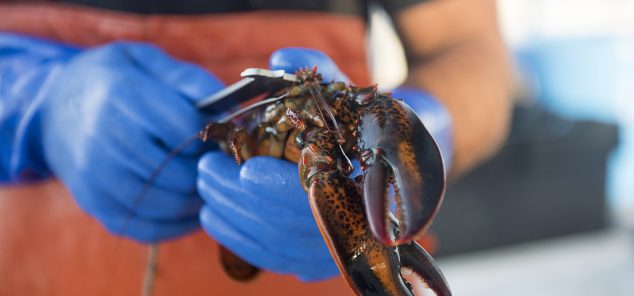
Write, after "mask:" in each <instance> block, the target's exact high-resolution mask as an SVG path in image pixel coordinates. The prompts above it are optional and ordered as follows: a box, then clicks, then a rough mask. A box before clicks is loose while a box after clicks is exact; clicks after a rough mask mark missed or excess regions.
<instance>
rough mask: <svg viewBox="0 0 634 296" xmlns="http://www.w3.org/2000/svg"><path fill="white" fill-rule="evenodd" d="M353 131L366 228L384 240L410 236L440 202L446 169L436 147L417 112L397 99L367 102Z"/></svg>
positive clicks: (401, 240)
mask: <svg viewBox="0 0 634 296" xmlns="http://www.w3.org/2000/svg"><path fill="white" fill-rule="evenodd" d="M378 96H379V98H380V96H381V95H380V94H378ZM357 132H358V133H359V140H358V143H357V148H358V151H359V155H360V157H359V158H360V161H361V164H362V167H363V168H364V171H365V182H364V186H365V187H364V200H365V206H366V211H367V215H368V221H369V223H370V229H371V230H372V233H373V234H374V235H375V236H376V238H378V239H379V240H381V241H382V242H383V243H385V244H401V243H406V242H409V241H411V240H412V239H414V238H415V237H416V236H417V235H418V234H420V233H422V232H423V231H424V230H425V229H426V228H427V227H428V226H429V225H430V222H431V220H432V219H433V217H434V216H435V214H436V212H437V210H438V208H439V206H440V204H441V202H442V198H443V195H444V191H445V173H444V166H443V161H442V157H441V155H440V150H439V149H438V146H437V145H436V142H435V141H434V139H433V138H432V136H431V135H430V134H429V132H428V131H427V129H426V128H425V126H424V125H423V123H422V122H421V120H420V119H419V118H418V116H417V115H416V113H415V112H414V111H413V110H412V109H411V108H410V107H409V106H408V105H406V104H405V103H403V102H400V101H396V100H391V99H376V100H374V101H373V102H372V103H369V104H368V105H367V106H366V108H364V111H363V112H362V113H361V114H360V117H359V125H358V127H357ZM390 183H392V184H394V191H395V193H396V195H397V196H396V199H397V204H398V206H399V209H398V211H399V212H398V213H397V217H398V218H399V221H398V222H399V223H400V225H401V226H400V227H401V229H400V235H399V236H398V237H396V238H395V239H394V240H393V239H392V238H391V235H392V234H391V233H390V231H388V229H389V227H388V226H387V225H388V223H389V218H388V204H389V201H388V200H389V198H388V190H387V188H388V187H389V184H390Z"/></svg>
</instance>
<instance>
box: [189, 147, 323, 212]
mask: <svg viewBox="0 0 634 296" xmlns="http://www.w3.org/2000/svg"><path fill="white" fill-rule="evenodd" d="M198 170H199V174H202V173H204V174H206V175H207V176H208V178H209V181H210V182H213V183H214V184H217V185H218V186H222V187H224V188H226V189H227V191H228V190H235V191H247V192H250V193H252V194H253V195H255V196H262V197H265V199H263V198H255V199H250V198H243V199H239V200H236V201H235V202H236V203H238V205H239V206H241V207H245V208H246V209H252V210H258V209H260V208H261V207H264V206H271V207H274V206H276V205H278V204H284V205H285V208H284V209H283V210H284V212H289V213H293V214H296V215H300V216H312V211H311V210H310V205H309V203H308V197H307V195H306V193H305V192H304V190H303V189H302V187H301V186H300V185H299V181H298V180H299V177H298V174H299V173H298V169H297V165H296V164H292V163H290V162H287V161H284V160H279V159H274V158H272V157H264V156H258V157H253V158H250V159H248V160H247V161H246V162H245V163H244V164H243V165H242V166H237V165H236V164H235V162H234V161H233V159H231V158H230V157H229V156H227V155H226V154H224V153H222V152H221V151H214V152H208V153H206V154H205V155H204V156H203V157H202V159H201V160H200V162H199V163H198ZM237 180H239V181H237ZM264 193H265V195H264Z"/></svg>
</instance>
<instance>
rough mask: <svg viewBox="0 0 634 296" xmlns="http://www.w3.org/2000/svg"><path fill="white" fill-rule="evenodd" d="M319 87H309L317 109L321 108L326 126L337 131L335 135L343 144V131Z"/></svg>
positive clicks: (320, 111)
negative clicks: (329, 123)
mask: <svg viewBox="0 0 634 296" xmlns="http://www.w3.org/2000/svg"><path fill="white" fill-rule="evenodd" d="M317 88H318V86H315V85H311V87H309V88H308V89H309V91H310V94H311V95H312V97H313V99H315V102H316V105H317V110H319V113H320V115H321V118H322V119H323V120H324V123H325V124H326V128H327V129H328V130H330V131H331V132H334V133H335V135H336V136H337V141H338V142H340V144H341V143H342V142H343V141H344V140H343V136H342V135H341V132H340V131H339V126H338V125H337V120H336V119H335V116H334V115H333V114H332V112H331V111H330V106H329V105H328V103H326V100H324V98H323V97H322V96H321V92H319V91H317V90H316V89H317ZM322 109H323V110H325V112H326V114H327V115H328V119H329V121H330V122H331V124H332V126H333V128H334V130H333V129H331V128H330V127H329V126H328V120H326V116H325V115H324V111H323V110H322Z"/></svg>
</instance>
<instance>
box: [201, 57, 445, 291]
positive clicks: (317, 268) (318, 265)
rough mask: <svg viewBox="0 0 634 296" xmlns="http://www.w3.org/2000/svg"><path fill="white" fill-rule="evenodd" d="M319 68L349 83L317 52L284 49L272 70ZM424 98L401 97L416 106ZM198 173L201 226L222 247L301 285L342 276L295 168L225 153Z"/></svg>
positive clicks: (209, 157) (328, 77) (207, 160)
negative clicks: (243, 159)
mask: <svg viewBox="0 0 634 296" xmlns="http://www.w3.org/2000/svg"><path fill="white" fill-rule="evenodd" d="M314 65H317V66H318V71H319V72H320V73H321V74H322V75H323V77H324V80H325V81H333V80H334V81H348V78H347V77H346V76H345V75H344V74H343V73H341V71H340V70H339V69H338V68H337V66H336V65H335V64H334V62H333V61H332V60H331V59H330V58H329V57H328V56H326V55H325V54H323V53H321V52H318V51H314V50H307V49H297V48H290V49H282V50H279V51H277V52H275V53H273V55H272V56H271V59H270V67H271V68H272V69H283V70H285V71H287V72H294V71H295V70H297V69H299V68H300V67H312V66H314ZM421 93H422V92H416V93H414V92H412V93H406V92H405V91H402V92H400V93H399V95H402V96H403V98H407V99H408V100H410V99H411V100H417V99H418V98H420V94H421ZM430 98H431V97H430ZM425 102H427V101H425ZM427 105H431V103H427V104H420V105H417V106H421V109H420V111H419V110H418V109H416V108H415V110H416V111H418V112H421V114H422V112H424V111H425V110H426V109H425V106H427ZM432 135H434V133H433V131H432ZM198 169H199V174H198V178H199V179H198V184H197V186H198V192H199V193H200V194H201V196H202V197H203V199H204V200H205V205H204V206H203V208H202V210H201V212H200V219H201V224H202V226H203V229H205V231H206V232H207V233H209V234H210V235H211V236H212V237H214V238H215V239H216V240H217V241H218V242H219V243H220V244H222V245H223V246H225V247H227V248H228V249H230V250H232V251H233V252H235V253H236V254H237V255H238V256H240V257H242V258H243V259H245V260H247V261H248V262H250V263H251V264H253V265H255V266H258V267H260V268H263V269H266V270H270V271H273V272H276V273H282V274H292V275H295V276H297V277H299V278H300V279H302V280H306V281H312V280H320V279H326V278H329V277H332V276H335V275H337V274H338V270H337V268H336V265H335V263H334V261H333V259H332V258H331V255H330V253H329V251H328V249H327V247H326V245H325V242H324V241H323V238H322V236H321V234H320V232H319V230H318V228H317V225H316V223H315V221H314V218H313V215H312V212H311V209H310V205H309V202H308V197H307V195H306V193H305V192H304V191H303V189H302V187H301V185H300V183H299V177H298V170H297V165H296V164H292V163H289V162H287V161H284V160H279V159H275V158H271V157H253V158H251V159H248V160H247V161H246V162H245V163H244V164H243V165H242V166H237V165H236V164H235V162H234V160H233V159H232V158H231V157H229V156H227V155H226V154H225V153H222V152H219V151H214V152H209V153H207V154H205V155H204V156H203V158H202V159H201V161H200V162H199V164H198Z"/></svg>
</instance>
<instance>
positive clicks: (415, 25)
mask: <svg viewBox="0 0 634 296" xmlns="http://www.w3.org/2000/svg"><path fill="white" fill-rule="evenodd" d="M393 17H394V18H395V25H396V27H397V30H398V31H399V34H400V35H401V39H402V41H403V44H404V47H405V49H406V54H407V59H408V64H409V72H408V78H407V81H406V83H405V84H406V85H409V86H413V87H417V88H420V89H424V90H426V91H428V92H429V93H431V94H433V95H434V96H435V97H436V98H437V99H438V100H439V101H440V102H442V103H443V104H444V105H445V106H446V108H447V109H448V110H449V113H450V114H451V118H452V123H453V132H454V135H453V139H454V157H453V165H452V168H451V171H450V175H453V176H455V175H458V174H460V173H462V172H464V171H466V170H468V169H470V168H472V167H473V166H475V165H476V164H478V163H479V162H481V161H483V160H484V159H486V158H487V157H489V156H491V155H492V154H493V153H494V152H496V151H497V149H498V148H499V147H500V145H501V144H502V143H503V141H504V139H505V137H506V134H507V130H508V124H509V120H510V114H511V112H510V106H511V100H510V90H511V77H512V72H511V68H510V63H509V58H508V55H507V52H506V50H505V47H504V45H503V42H502V40H501V36H500V33H499V31H498V28H497V21H496V7H495V1H493V0H432V1H429V2H424V3H420V4H415V5H413V6H409V7H407V8H405V9H403V10H401V11H400V12H398V13H396V14H395V15H393Z"/></svg>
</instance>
